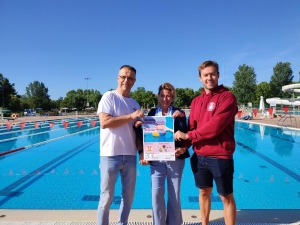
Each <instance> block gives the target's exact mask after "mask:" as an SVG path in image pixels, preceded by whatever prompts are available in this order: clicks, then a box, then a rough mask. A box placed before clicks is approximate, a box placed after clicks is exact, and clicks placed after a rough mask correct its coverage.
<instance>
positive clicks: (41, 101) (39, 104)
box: [26, 81, 51, 110]
mask: <svg viewBox="0 0 300 225" xmlns="http://www.w3.org/2000/svg"><path fill="white" fill-rule="evenodd" d="M26 96H27V98H28V103H29V105H30V108H32V109H35V108H43V109H44V110H45V109H50V101H51V100H50V96H49V95H48V88H47V87H45V85H44V83H43V82H41V83H40V82H38V81H34V82H33V83H30V84H29V85H28V87H26Z"/></svg>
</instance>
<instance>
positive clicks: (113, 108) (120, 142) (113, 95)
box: [97, 90, 140, 156]
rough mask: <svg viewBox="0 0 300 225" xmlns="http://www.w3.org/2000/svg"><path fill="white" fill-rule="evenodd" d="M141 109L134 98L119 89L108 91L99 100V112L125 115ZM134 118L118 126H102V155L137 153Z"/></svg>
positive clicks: (116, 115) (114, 115)
mask: <svg viewBox="0 0 300 225" xmlns="http://www.w3.org/2000/svg"><path fill="white" fill-rule="evenodd" d="M138 109H140V105H139V104H138V103H137V101H135V100H134V99H133V98H126V97H124V96H122V95H121V94H119V93H118V92H117V91H115V90H114V91H108V92H106V93H105V94H104V95H103V96H102V98H101V101H100V102H99V105H98V111H97V114H100V113H102V112H103V113H107V114H110V115H111V116H113V117H118V116H123V115H127V114H130V113H133V112H134V111H136V110H138ZM133 125H134V120H132V121H130V122H128V123H126V124H123V125H122V126H120V127H116V128H106V129H102V128H101V127H100V156H115V155H136V144H135V132H134V130H133Z"/></svg>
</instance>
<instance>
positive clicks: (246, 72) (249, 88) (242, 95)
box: [232, 64, 256, 104]
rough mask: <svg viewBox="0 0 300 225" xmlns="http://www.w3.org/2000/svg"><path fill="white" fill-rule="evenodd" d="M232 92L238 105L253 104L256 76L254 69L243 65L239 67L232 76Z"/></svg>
mask: <svg viewBox="0 0 300 225" xmlns="http://www.w3.org/2000/svg"><path fill="white" fill-rule="evenodd" d="M234 77H235V80H234V81H233V86H232V92H233V93H234V94H235V96H236V98H237V101H238V103H239V104H247V103H248V102H253V101H254V100H255V98H256V96H255V94H253V93H255V89H256V74H255V72H254V68H253V67H251V66H247V65H246V64H243V65H241V66H239V70H238V71H237V72H236V73H235V74H234Z"/></svg>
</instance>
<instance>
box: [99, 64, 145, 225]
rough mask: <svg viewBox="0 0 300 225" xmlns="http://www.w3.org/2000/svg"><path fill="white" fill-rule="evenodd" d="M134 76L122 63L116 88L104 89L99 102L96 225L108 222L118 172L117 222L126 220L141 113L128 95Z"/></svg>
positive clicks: (133, 72)
mask: <svg viewBox="0 0 300 225" xmlns="http://www.w3.org/2000/svg"><path fill="white" fill-rule="evenodd" d="M135 77H136V70H135V68H134V67H132V66H129V65H124V66H122V67H121V68H120V71H119V74H118V77H117V81H118V87H117V89H116V90H113V91H108V92H106V93H105V94H104V95H103V96H102V98H101V101H100V102H99V106H98V111H97V114H98V115H99V119H100V176H101V181H100V200H99V205H98V225H108V224H109V207H110V205H111V203H112V201H113V198H114V189H115V183H116V180H117V176H118V174H120V177H121V184H122V200H121V204H120V209H119V222H118V223H117V224H118V225H123V224H127V223H128V216H129V213H130V210H131V205H132V201H133V197H134V188H135V181H136V152H137V147H136V134H135V132H134V129H133V126H134V123H135V120H136V119H137V118H139V117H143V116H144V114H143V112H142V111H141V110H140V106H139V104H138V103H137V101H135V100H134V99H133V98H131V97H130V90H131V88H132V86H133V85H134V83H135V80H136V79H135ZM139 153H140V152H139ZM142 155H143V154H140V156H141V157H142ZM140 159H141V158H140Z"/></svg>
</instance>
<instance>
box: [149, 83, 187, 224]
mask: <svg viewBox="0 0 300 225" xmlns="http://www.w3.org/2000/svg"><path fill="white" fill-rule="evenodd" d="M175 98H176V90H175V88H174V87H173V85H171V84H170V83H164V84H162V85H161V86H159V88H158V107H157V108H153V109H151V110H150V112H149V113H148V116H172V117H173V118H175V121H174V130H175V132H176V131H177V130H180V131H183V132H185V131H187V124H186V117H185V113H184V111H182V110H180V109H179V108H176V107H174V106H172V103H173V102H174V101H175ZM175 155H176V160H175V161H150V162H149V163H150V171H151V187H152V210H153V224H155V225H181V224H182V222H183V221H182V214H181V205H180V184H181V178H182V172H183V168H184V164H185V158H188V157H189V156H190V155H189V152H188V150H187V148H183V147H182V142H180V141H176V142H175ZM165 179H167V190H168V198H167V210H166V206H165V201H164V192H165Z"/></svg>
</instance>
